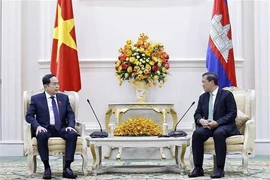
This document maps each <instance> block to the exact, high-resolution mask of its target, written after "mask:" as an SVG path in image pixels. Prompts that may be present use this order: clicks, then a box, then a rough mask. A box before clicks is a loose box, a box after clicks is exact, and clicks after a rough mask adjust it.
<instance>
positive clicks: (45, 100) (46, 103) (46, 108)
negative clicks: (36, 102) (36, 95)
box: [41, 91, 50, 119]
mask: <svg viewBox="0 0 270 180" xmlns="http://www.w3.org/2000/svg"><path fill="white" fill-rule="evenodd" d="M41 101H42V104H43V105H44V108H45V110H46V112H47V115H48V117H49V119H50V112H49V108H48V102H47V98H46V94H45V91H44V93H43V97H42V99H41Z"/></svg>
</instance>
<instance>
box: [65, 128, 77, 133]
mask: <svg viewBox="0 0 270 180" xmlns="http://www.w3.org/2000/svg"><path fill="white" fill-rule="evenodd" d="M66 131H74V132H76V133H77V131H76V130H75V129H74V128H72V127H67V128H66Z"/></svg>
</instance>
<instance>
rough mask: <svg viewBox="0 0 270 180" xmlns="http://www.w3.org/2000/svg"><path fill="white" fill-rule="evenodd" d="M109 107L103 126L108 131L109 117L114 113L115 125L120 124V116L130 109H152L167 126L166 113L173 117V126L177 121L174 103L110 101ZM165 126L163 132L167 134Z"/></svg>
mask: <svg viewBox="0 0 270 180" xmlns="http://www.w3.org/2000/svg"><path fill="white" fill-rule="evenodd" d="M108 107H109V109H108V111H107V112H106V117H105V126H106V130H107V131H108V132H109V131H110V128H109V124H110V117H111V115H112V114H115V117H116V125H119V124H120V120H121V117H122V116H123V115H124V114H125V113H126V112H128V111H130V110H153V111H155V112H156V113H158V114H159V115H160V116H161V119H162V122H163V124H162V125H163V126H166V128H168V127H167V126H168V125H167V118H166V116H167V114H171V116H172V118H173V127H174V126H175V124H176V123H177V120H178V119H177V113H176V111H175V110H174V105H173V104H172V103H158V102H146V103H140V102H131V103H110V104H109V105H108ZM166 128H163V134H167V133H168V132H165V131H166Z"/></svg>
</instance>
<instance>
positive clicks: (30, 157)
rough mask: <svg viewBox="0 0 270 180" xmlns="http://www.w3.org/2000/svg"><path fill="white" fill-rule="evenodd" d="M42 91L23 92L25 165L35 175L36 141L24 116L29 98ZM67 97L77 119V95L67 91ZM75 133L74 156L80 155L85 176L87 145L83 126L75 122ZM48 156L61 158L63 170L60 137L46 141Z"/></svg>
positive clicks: (61, 141)
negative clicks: (76, 136)
mask: <svg viewBox="0 0 270 180" xmlns="http://www.w3.org/2000/svg"><path fill="white" fill-rule="evenodd" d="M43 91H44V90H43V89H40V90H38V91H24V92H23V118H22V119H23V122H24V123H23V128H24V129H23V136H24V154H25V155H27V165H28V168H29V171H30V173H31V174H33V173H36V169H37V160H36V156H37V155H38V150H37V139H36V137H32V130H31V125H30V124H29V123H27V122H26V121H25V115H26V112H27V109H28V108H29V104H30V101H31V96H32V95H35V94H38V93H41V92H43ZM64 94H67V95H68V97H69V101H70V105H71V107H72V109H73V111H74V114H75V118H76V119H77V117H78V103H79V96H78V93H76V92H73V91H69V92H64ZM75 129H76V131H77V132H78V134H79V137H78V139H77V145H76V151H75V155H81V157H82V172H83V174H84V175H87V171H86V166H87V145H86V140H85V136H86V135H85V125H84V124H83V123H81V122H78V121H76V126H75ZM48 146H49V155H50V156H63V168H64V166H65V140H63V139H62V138H60V137H52V138H49V140H48Z"/></svg>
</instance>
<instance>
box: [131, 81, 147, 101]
mask: <svg viewBox="0 0 270 180" xmlns="http://www.w3.org/2000/svg"><path fill="white" fill-rule="evenodd" d="M134 87H135V95H136V100H137V102H146V100H147V95H148V91H149V86H148V85H147V84H146V83H145V81H136V82H134Z"/></svg>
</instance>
